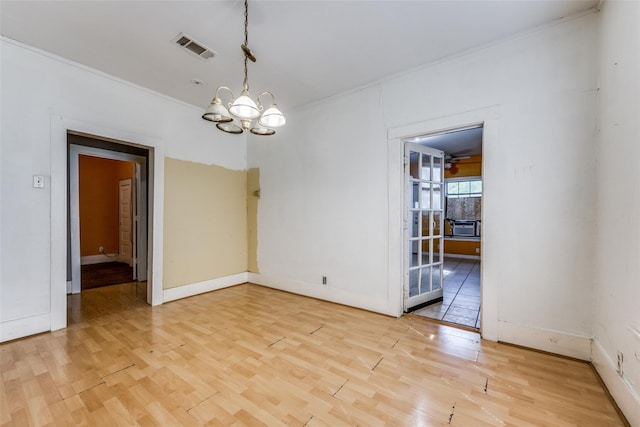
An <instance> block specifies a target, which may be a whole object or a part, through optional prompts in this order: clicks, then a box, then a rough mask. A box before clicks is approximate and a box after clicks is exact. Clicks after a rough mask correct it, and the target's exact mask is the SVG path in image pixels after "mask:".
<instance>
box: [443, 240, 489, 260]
mask: <svg viewBox="0 0 640 427" xmlns="http://www.w3.org/2000/svg"><path fill="white" fill-rule="evenodd" d="M476 249H477V250H478V252H476ZM444 253H445V254H458V255H476V256H479V255H480V241H479V240H478V241H464V240H445V242H444Z"/></svg>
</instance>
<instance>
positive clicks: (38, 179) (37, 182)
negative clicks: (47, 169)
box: [33, 175, 44, 188]
mask: <svg viewBox="0 0 640 427" xmlns="http://www.w3.org/2000/svg"><path fill="white" fill-rule="evenodd" d="M33 188H44V176H42V175H33Z"/></svg>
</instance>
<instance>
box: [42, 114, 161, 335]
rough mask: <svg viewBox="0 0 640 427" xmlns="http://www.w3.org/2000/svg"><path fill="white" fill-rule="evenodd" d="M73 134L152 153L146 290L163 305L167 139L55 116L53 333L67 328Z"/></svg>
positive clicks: (51, 279) (52, 247)
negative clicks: (69, 143) (70, 144)
mask: <svg viewBox="0 0 640 427" xmlns="http://www.w3.org/2000/svg"><path fill="white" fill-rule="evenodd" d="M107 121H108V119H107ZM68 132H72V133H76V134H79V135H83V136H88V137H93V138H95V137H96V136H97V138H98V139H103V140H106V141H111V142H116V143H121V144H122V143H124V141H136V143H133V144H127V145H132V146H136V147H140V148H144V149H147V150H149V165H148V166H149V174H148V178H149V195H148V206H149V224H148V227H149V236H148V238H149V247H148V252H149V253H148V270H149V277H148V280H147V292H148V293H149V292H150V293H151V305H159V304H162V302H163V292H162V273H163V269H162V267H163V265H162V244H163V229H162V224H163V218H164V156H165V150H164V142H163V140H162V139H159V138H157V137H154V136H152V135H149V134H145V133H140V132H139V131H132V130H124V129H114V128H112V127H109V126H108V124H96V123H95V122H87V121H83V120H81V119H74V118H71V117H65V116H62V115H61V114H59V113H56V112H54V113H52V114H51V248H50V253H51V269H50V283H51V310H50V317H49V320H50V325H49V328H50V330H52V331H55V330H58V329H63V328H66V327H67V257H68V255H67V248H68V240H67V239H68V234H67V230H68V227H69V225H68V215H67V209H68V206H67V194H68V184H69V177H68V170H67V166H68V165H67V161H68V150H67V134H68ZM156 258H157V259H156Z"/></svg>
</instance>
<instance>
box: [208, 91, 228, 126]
mask: <svg viewBox="0 0 640 427" xmlns="http://www.w3.org/2000/svg"><path fill="white" fill-rule="evenodd" d="M202 118H203V119H205V120H209V121H210V122H216V123H225V122H230V121H232V120H233V117H231V114H229V112H228V111H227V109H226V108H224V105H222V102H221V101H220V98H218V97H216V98H214V100H213V101H211V105H209V107H208V108H207V109H206V110H205V112H204V114H203V115H202Z"/></svg>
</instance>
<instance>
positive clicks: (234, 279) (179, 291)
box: [162, 272, 248, 302]
mask: <svg viewBox="0 0 640 427" xmlns="http://www.w3.org/2000/svg"><path fill="white" fill-rule="evenodd" d="M247 281H248V279H247V273H246V272H244V273H238V274H233V275H231V276H225V277H218V278H217V279H211V280H205V281H204V282H197V283H191V284H189V285H183V286H176V287H175V288H169V289H164V290H163V292H162V301H163V302H169V301H175V300H177V299H182V298H187V297H191V296H194V295H198V294H203V293H205V292H211V291H215V290H218V289H222V288H228V287H229V286H235V285H240V284H242V283H246V282H247Z"/></svg>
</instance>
